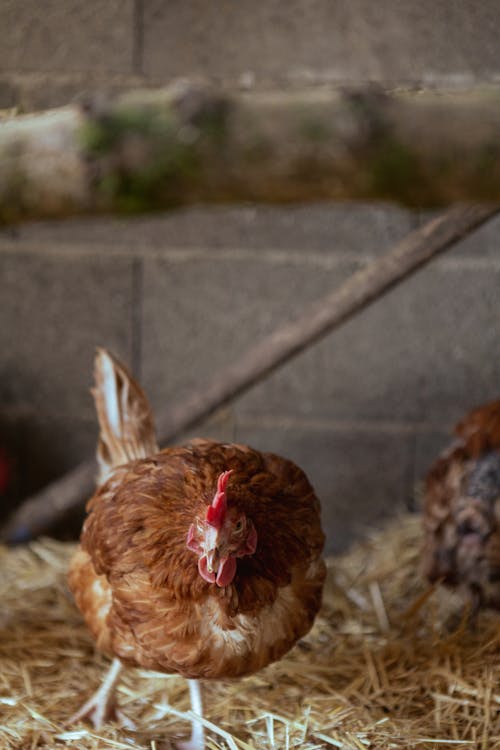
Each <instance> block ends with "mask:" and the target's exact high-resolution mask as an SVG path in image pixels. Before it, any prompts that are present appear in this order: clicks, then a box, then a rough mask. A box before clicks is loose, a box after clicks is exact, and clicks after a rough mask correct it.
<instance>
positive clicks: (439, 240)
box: [1, 206, 499, 543]
mask: <svg viewBox="0 0 500 750" xmlns="http://www.w3.org/2000/svg"><path fill="white" fill-rule="evenodd" d="M498 210H499V209H498V208H492V207H485V206H462V207H460V206H459V207H455V208H452V209H450V210H449V211H447V212H446V213H445V214H443V215H441V216H439V217H437V218H436V219H433V220H432V221H430V222H429V223H427V224H426V225H425V226H423V227H422V228H421V229H418V230H416V231H414V232H412V233H411V234H409V235H408V236H407V237H406V238H405V239H404V240H403V241H402V242H400V243H399V244H398V245H397V246H396V247H394V248H393V249H392V250H390V251H389V252H388V253H387V254H386V255H384V256H382V257H381V258H379V259H377V260H375V261H373V262H371V263H369V264H368V265H367V266H365V267H364V268H362V269H361V270H359V271H357V272H356V273H355V274H353V275H352V276H351V277H350V278H349V279H348V280H347V281H346V282H345V283H343V284H342V285H341V286H340V287H339V288H338V289H335V290H334V291H332V292H330V293H329V294H328V295H326V296H325V297H323V298H322V299H320V300H319V301H318V302H316V303H315V304H314V305H312V306H311V307H310V308H309V309H307V310H306V311H305V312H304V314H303V315H301V316H300V317H299V318H298V319H297V320H295V321H292V322H290V323H288V324H286V325H284V326H282V327H281V328H278V329H277V330H276V331H274V333H271V334H270V335H269V336H267V337H265V338H264V339H263V340H262V341H260V342H258V343H257V344H255V345H254V346H253V347H251V348H250V349H249V350H248V351H247V352H246V353H245V354H244V355H243V356H242V357H241V358H240V359H239V360H237V361H236V362H235V363H234V364H231V365H229V366H228V367H227V368H226V369H224V370H223V371H222V372H220V373H219V375H218V376H217V377H216V378H214V380H213V381H212V382H211V383H209V385H208V387H207V388H205V389H204V390H203V391H199V392H197V393H195V394H193V396H192V397H191V398H189V399H188V400H187V401H186V402H184V403H182V404H180V405H179V406H173V408H172V409H171V411H170V412H169V413H167V414H161V415H160V418H159V420H157V423H158V431H159V435H160V443H168V442H170V441H172V440H174V439H175V438H178V437H179V435H180V434H181V433H183V432H184V431H186V430H189V429H191V428H192V427H194V426H195V425H196V424H198V423H199V422H200V421H201V420H203V419H205V418H206V417H208V416H210V415H211V414H213V413H214V412H215V411H216V410H217V409H219V408H220V407H221V406H224V405H225V404H227V403H229V402H230V401H231V400H232V399H234V398H235V397H236V396H238V395H240V394H241V393H243V392H244V391H246V390H248V389H249V388H251V387H252V386H253V385H255V384H256V383H258V382H259V381H260V380H262V379H264V378H265V377H266V376H267V375H269V373H271V372H272V371H273V370H275V369H276V368H278V367H280V366H281V365H283V364H284V363H285V362H288V361H289V360H290V359H292V357H294V356H296V355H297V354H299V353H300V352H302V351H304V350H305V349H306V348H307V347H309V346H311V345H312V344H313V343H314V342H316V341H318V339H320V338H321V337H322V336H325V335H326V334H327V333H329V332H330V331H332V330H334V329H335V328H337V327H338V326H340V325H342V323H344V322H345V321H346V320H348V319H349V318H351V317H352V316H353V315H354V314H355V313H357V312H359V311H360V310H362V309H363V308H364V307H366V306H367V305H369V304H370V303H371V302H373V301H374V300H376V299H378V298H380V297H381V296H382V295H383V294H384V293H385V292H387V291H388V290H389V289H391V288H392V287H393V286H395V285H396V284H398V283H399V282H400V281H402V280H403V279H405V278H406V277H407V276H409V275H410V274H412V273H413V272H415V271H416V270H417V269H418V268H420V267H422V266H423V265H424V264H425V263H428V262H429V261H430V260H431V258H433V257H435V256H436V255H438V254H439V253H441V252H443V251H444V250H446V249H447V248H449V247H450V246H452V245H453V244H454V243H456V242H457V241H458V240H460V239H461V238H462V237H464V236H466V235H467V234H469V233H470V232H472V231H473V230H474V229H475V228H476V227H478V226H480V225H481V224H483V223H484V222H485V221H487V220H488V219H489V218H490V217H491V216H493V215H494V214H495V213H497V212H498ZM94 472H95V466H94V462H93V461H87V462H85V463H83V464H81V465H80V466H78V467H77V468H76V469H74V470H73V471H71V472H70V473H69V474H66V475H65V476H64V477H62V478H61V479H59V480H58V481H56V482H54V483H52V484H50V485H49V486H48V487H46V488H45V489H44V490H43V491H42V492H40V493H39V494H38V495H36V496H35V497H33V498H31V499H30V500H28V501H26V502H25V503H24V505H22V506H21V508H20V509H19V510H18V511H17V512H15V513H14V515H13V516H12V518H11V519H10V521H9V522H8V523H7V525H6V526H5V527H4V529H3V530H2V534H1V538H2V540H3V541H8V542H14V543H15V542H20V541H25V540H26V539H28V538H30V537H32V536H36V535H37V534H40V533H44V532H47V531H48V530H49V529H50V528H51V526H52V525H53V524H54V523H55V522H56V521H57V520H58V519H60V518H61V517H63V516H64V515H65V514H66V513H68V512H69V511H71V510H73V509H75V508H77V507H79V506H81V504H82V503H83V501H84V500H85V499H86V498H88V497H89V496H90V495H91V493H92V490H93V484H94Z"/></svg>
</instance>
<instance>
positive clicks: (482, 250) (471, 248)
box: [416, 211, 500, 265]
mask: <svg viewBox="0 0 500 750" xmlns="http://www.w3.org/2000/svg"><path fill="white" fill-rule="evenodd" d="M440 213H441V212H438V211H425V212H420V213H418V214H417V216H416V218H417V221H418V222H419V223H424V222H426V221H429V220H430V219H432V218H434V217H435V216H438V215H439V214H440ZM499 250H500V215H499V216H495V217H493V218H492V219H489V220H488V221H487V222H486V223H485V224H483V225H482V226H481V227H479V228H478V229H476V230H475V231H474V232H471V234H469V235H468V236H467V237H465V238H464V239H463V240H461V241H460V242H457V243H456V245H454V246H453V247H451V248H450V249H449V250H447V251H446V253H445V254H444V255H443V256H442V257H443V258H445V259H446V260H449V261H452V262H453V261H455V260H459V261H460V260H464V259H467V260H468V261H469V262H470V264H471V265H472V264H473V262H474V261H479V263H478V265H481V264H482V263H484V261H485V260H487V259H491V260H496V261H497V263H498V262H499V260H500V252H499Z"/></svg>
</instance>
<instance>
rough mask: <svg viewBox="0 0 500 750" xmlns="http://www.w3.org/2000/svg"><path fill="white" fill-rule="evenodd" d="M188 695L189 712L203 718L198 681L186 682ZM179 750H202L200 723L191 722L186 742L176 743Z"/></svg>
mask: <svg viewBox="0 0 500 750" xmlns="http://www.w3.org/2000/svg"><path fill="white" fill-rule="evenodd" d="M188 684H189V695H190V697H191V710H192V711H193V713H194V714H197V715H198V716H203V706H202V703H201V690H200V683H199V682H198V680H188ZM177 747H178V748H179V750H204V747H205V740H204V731H203V724H202V723H201V721H196V720H193V721H192V722H191V737H190V738H189V740H187V741H186V742H178V743H177Z"/></svg>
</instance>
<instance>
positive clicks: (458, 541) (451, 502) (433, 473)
mask: <svg viewBox="0 0 500 750" xmlns="http://www.w3.org/2000/svg"><path fill="white" fill-rule="evenodd" d="M455 434H456V436H457V439H456V440H455V441H454V442H453V443H452V444H451V445H450V447H449V448H448V450H447V451H445V452H444V453H443V454H442V455H441V456H440V457H439V458H438V459H437V461H436V462H435V463H434V464H433V466H432V467H431V469H430V471H429V473H428V475H427V479H426V490H425V499H424V509H423V510H424V529H425V548H424V568H425V573H426V575H427V577H428V578H429V580H430V581H432V582H435V581H440V580H441V581H442V582H443V583H444V584H445V585H446V586H449V587H452V588H457V589H459V590H461V591H463V593H464V594H465V595H466V597H467V598H468V599H469V601H470V603H471V606H472V612H473V614H474V613H476V612H477V610H478V609H479V608H480V607H483V606H486V607H494V608H496V609H500V401H493V402H492V403H489V404H486V405H484V406H481V407H479V408H477V409H474V411H472V412H470V413H469V414H468V415H467V416H466V417H465V418H464V419H463V420H462V421H461V422H459V424H457V425H456V427H455Z"/></svg>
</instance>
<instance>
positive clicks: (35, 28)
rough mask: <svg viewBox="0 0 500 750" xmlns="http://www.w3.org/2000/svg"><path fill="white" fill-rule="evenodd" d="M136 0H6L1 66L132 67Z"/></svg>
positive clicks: (0, 13)
mask: <svg viewBox="0 0 500 750" xmlns="http://www.w3.org/2000/svg"><path fill="white" fill-rule="evenodd" d="M133 23H134V2H133V0H108V1H107V2H105V3H101V2H98V0H64V2H60V0H44V2H42V3H40V2H38V1H37V0H22V1H21V2H19V0H4V2H2V3H1V5H0V28H1V29H2V44H1V46H0V70H8V71H12V72H14V71H16V72H18V71H54V72H61V73H67V72H68V71H98V72H102V73H104V72H106V73H131V72H132V58H133V39H134V29H133Z"/></svg>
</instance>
